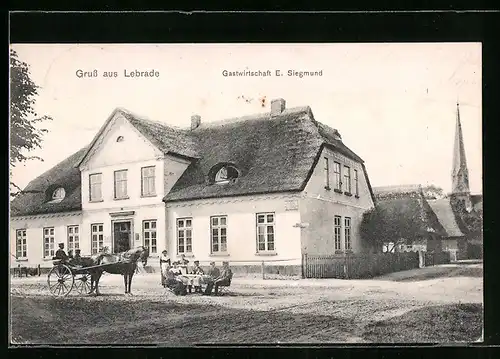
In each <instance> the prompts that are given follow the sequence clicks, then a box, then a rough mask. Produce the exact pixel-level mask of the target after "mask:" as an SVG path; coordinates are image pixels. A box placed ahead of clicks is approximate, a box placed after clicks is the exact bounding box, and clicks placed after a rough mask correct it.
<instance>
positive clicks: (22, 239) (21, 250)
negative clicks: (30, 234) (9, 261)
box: [16, 229, 28, 258]
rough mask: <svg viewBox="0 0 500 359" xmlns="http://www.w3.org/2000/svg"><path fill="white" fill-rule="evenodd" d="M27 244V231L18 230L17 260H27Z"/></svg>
mask: <svg viewBox="0 0 500 359" xmlns="http://www.w3.org/2000/svg"><path fill="white" fill-rule="evenodd" d="M27 247H28V246H27V243H26V230H25V229H18V230H17V231H16V258H27V257H28V248H27Z"/></svg>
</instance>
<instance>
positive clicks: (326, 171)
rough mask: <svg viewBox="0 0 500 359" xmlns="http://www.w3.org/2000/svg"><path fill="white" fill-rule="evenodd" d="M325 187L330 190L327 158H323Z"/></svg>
mask: <svg viewBox="0 0 500 359" xmlns="http://www.w3.org/2000/svg"><path fill="white" fill-rule="evenodd" d="M325 187H326V188H327V189H329V188H330V168H329V163H328V158H326V157H325Z"/></svg>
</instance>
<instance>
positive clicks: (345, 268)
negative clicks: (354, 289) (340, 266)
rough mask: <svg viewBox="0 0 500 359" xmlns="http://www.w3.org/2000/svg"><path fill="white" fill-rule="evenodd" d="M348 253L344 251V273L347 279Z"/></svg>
mask: <svg viewBox="0 0 500 359" xmlns="http://www.w3.org/2000/svg"><path fill="white" fill-rule="evenodd" d="M348 256H349V255H348V254H347V253H345V252H344V275H345V278H346V279H349V266H348V264H347V263H348V259H347V257H348Z"/></svg>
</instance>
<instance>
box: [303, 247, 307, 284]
mask: <svg viewBox="0 0 500 359" xmlns="http://www.w3.org/2000/svg"><path fill="white" fill-rule="evenodd" d="M306 266H307V254H306V253H304V254H302V279H305V277H306Z"/></svg>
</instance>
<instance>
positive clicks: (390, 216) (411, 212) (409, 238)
mask: <svg viewBox="0 0 500 359" xmlns="http://www.w3.org/2000/svg"><path fill="white" fill-rule="evenodd" d="M423 211H424V209H423V208H422V207H421V204H420V203H419V199H417V198H405V199H393V200H388V201H384V202H382V203H379V204H378V205H377V206H376V207H375V208H373V209H371V210H368V211H366V212H365V213H364V214H363V219H362V221H361V225H360V232H361V238H362V240H363V241H364V242H365V243H367V244H369V245H371V246H372V247H373V248H376V249H378V250H380V249H382V246H383V245H387V244H388V243H392V247H393V248H389V251H391V250H392V249H394V247H395V246H396V245H398V244H412V243H414V242H415V241H418V240H420V239H421V238H423V236H425V235H426V232H427V223H426V219H425V215H424V213H423Z"/></svg>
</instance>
